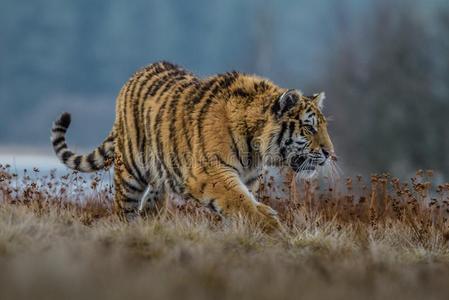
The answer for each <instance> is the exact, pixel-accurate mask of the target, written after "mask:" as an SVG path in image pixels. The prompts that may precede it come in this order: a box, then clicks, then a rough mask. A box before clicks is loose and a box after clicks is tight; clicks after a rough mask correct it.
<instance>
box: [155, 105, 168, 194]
mask: <svg viewBox="0 0 449 300" xmlns="http://www.w3.org/2000/svg"><path fill="white" fill-rule="evenodd" d="M166 105H167V102H164V103H163V104H162V105H161V106H160V107H159V110H158V112H157V114H156V120H155V122H154V130H153V132H155V134H156V154H157V158H158V161H159V162H160V164H161V170H162V171H163V172H164V173H166V175H167V176H166V177H167V180H168V181H170V178H169V177H170V174H169V172H168V171H169V170H168V168H167V166H166V164H165V161H164V156H163V154H164V151H163V150H164V149H163V145H162V142H161V129H162V124H161V119H162V114H163V113H164V111H165V107H166ZM169 184H170V187H173V184H172V183H171V182H169Z"/></svg>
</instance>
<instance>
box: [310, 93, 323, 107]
mask: <svg viewBox="0 0 449 300" xmlns="http://www.w3.org/2000/svg"><path fill="white" fill-rule="evenodd" d="M324 99H326V94H325V93H324V92H321V93H318V94H313V102H315V104H316V105H317V106H318V108H319V109H323V103H324Z"/></svg>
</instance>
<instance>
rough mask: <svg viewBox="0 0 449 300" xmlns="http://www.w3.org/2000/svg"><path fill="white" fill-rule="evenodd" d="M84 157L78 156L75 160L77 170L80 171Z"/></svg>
mask: <svg viewBox="0 0 449 300" xmlns="http://www.w3.org/2000/svg"><path fill="white" fill-rule="evenodd" d="M82 158H83V157H82V156H81V155H78V156H77V157H75V159H74V160H73V164H74V165H75V169H79V167H80V165H81V160H82Z"/></svg>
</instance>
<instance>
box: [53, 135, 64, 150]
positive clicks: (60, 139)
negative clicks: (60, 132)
mask: <svg viewBox="0 0 449 300" xmlns="http://www.w3.org/2000/svg"><path fill="white" fill-rule="evenodd" d="M64 141H65V137H63V136H60V137H58V138H56V139H54V140H53V141H52V144H53V147H56V146H57V145H59V143H62V142H64Z"/></svg>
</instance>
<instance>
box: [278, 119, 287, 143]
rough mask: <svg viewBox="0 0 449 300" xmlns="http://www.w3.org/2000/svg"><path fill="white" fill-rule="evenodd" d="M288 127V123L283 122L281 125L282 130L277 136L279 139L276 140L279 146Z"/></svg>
mask: <svg viewBox="0 0 449 300" xmlns="http://www.w3.org/2000/svg"><path fill="white" fill-rule="evenodd" d="M286 129H287V123H285V122H282V125H281V131H280V132H279V135H278V138H277V140H276V144H277V145H278V146H280V145H281V142H282V138H283V136H284V132H285V130H286Z"/></svg>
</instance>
